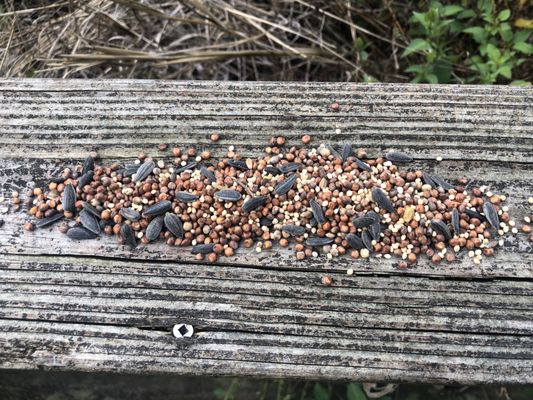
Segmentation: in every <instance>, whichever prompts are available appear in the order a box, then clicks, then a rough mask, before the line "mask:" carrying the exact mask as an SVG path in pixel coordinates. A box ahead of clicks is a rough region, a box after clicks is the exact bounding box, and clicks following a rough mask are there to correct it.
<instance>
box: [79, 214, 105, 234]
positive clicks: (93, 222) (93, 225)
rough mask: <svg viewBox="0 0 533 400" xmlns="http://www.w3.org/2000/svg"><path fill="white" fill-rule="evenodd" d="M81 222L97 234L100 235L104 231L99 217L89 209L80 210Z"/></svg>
mask: <svg viewBox="0 0 533 400" xmlns="http://www.w3.org/2000/svg"><path fill="white" fill-rule="evenodd" d="M80 223H81V224H82V226H83V227H84V228H85V229H88V230H90V231H91V232H93V233H94V234H96V235H99V234H100V232H101V231H102V230H101V229H100V224H99V223H98V219H97V218H96V217H95V216H94V215H93V214H91V213H90V212H89V211H87V210H81V211H80Z"/></svg>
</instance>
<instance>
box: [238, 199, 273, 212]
mask: <svg viewBox="0 0 533 400" xmlns="http://www.w3.org/2000/svg"><path fill="white" fill-rule="evenodd" d="M267 200H268V197H267V196H256V197H252V198H251V199H248V200H246V202H245V203H244V204H243V205H242V211H243V212H245V213H249V212H251V211H253V210H255V209H257V208H259V207H261V206H263V205H264V204H265V203H266V202H267Z"/></svg>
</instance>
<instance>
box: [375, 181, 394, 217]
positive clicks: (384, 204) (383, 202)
mask: <svg viewBox="0 0 533 400" xmlns="http://www.w3.org/2000/svg"><path fill="white" fill-rule="evenodd" d="M372 198H373V199H374V201H375V202H376V203H377V205H378V206H379V207H381V208H383V209H384V210H386V211H388V212H389V213H391V214H392V213H393V212H394V211H395V210H394V206H393V205H392V202H391V201H390V199H389V197H388V196H387V195H386V194H385V192H384V191H383V190H382V189H380V188H378V187H373V188H372Z"/></svg>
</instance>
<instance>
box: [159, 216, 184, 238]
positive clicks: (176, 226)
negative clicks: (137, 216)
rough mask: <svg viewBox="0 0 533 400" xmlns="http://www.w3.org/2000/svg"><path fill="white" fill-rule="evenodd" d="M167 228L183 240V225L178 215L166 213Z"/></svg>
mask: <svg viewBox="0 0 533 400" xmlns="http://www.w3.org/2000/svg"><path fill="white" fill-rule="evenodd" d="M163 222H164V223H165V227H166V228H167V229H168V230H169V231H170V233H172V234H173V235H174V236H176V237H177V238H178V239H181V238H183V234H184V231H183V223H182V222H181V219H180V218H179V217H178V216H177V215H176V214H171V213H166V214H165V218H164V221H163Z"/></svg>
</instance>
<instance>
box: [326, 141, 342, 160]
mask: <svg viewBox="0 0 533 400" xmlns="http://www.w3.org/2000/svg"><path fill="white" fill-rule="evenodd" d="M325 147H326V149H328V150H329V152H330V153H331V155H332V156H333V157H335V158H338V159H339V160H342V156H341V155H340V154H339V152H338V151H337V150H336V149H335V148H334V147H333V146H332V145H330V144H326V145H325Z"/></svg>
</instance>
